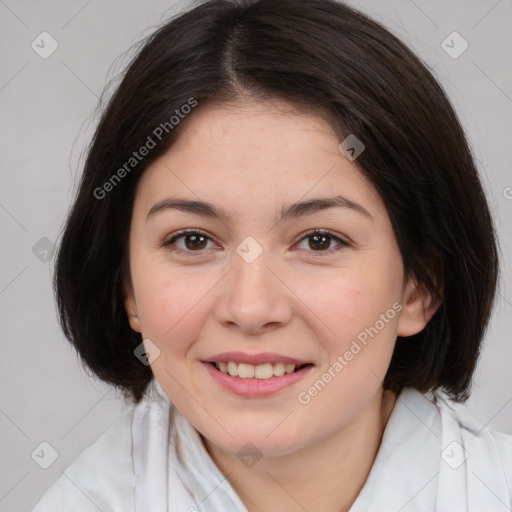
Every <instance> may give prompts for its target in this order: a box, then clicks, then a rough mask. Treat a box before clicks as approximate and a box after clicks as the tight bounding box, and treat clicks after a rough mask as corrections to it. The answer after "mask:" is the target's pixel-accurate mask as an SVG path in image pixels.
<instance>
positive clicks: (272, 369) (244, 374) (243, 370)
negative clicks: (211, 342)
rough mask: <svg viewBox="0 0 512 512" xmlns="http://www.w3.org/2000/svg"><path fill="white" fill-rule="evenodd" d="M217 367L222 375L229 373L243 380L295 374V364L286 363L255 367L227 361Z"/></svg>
mask: <svg viewBox="0 0 512 512" xmlns="http://www.w3.org/2000/svg"><path fill="white" fill-rule="evenodd" d="M215 366H216V368H217V369H218V370H220V371H221V372H222V373H228V374H229V375H231V376H232V377H239V378H241V379H254V378H256V379H262V380H264V379H270V378H271V377H281V375H284V374H285V373H293V372H294V370H295V365H294V364H284V363H274V364H272V363H265V364H259V365H257V366H254V365H252V364H245V363H235V361H227V362H220V363H215Z"/></svg>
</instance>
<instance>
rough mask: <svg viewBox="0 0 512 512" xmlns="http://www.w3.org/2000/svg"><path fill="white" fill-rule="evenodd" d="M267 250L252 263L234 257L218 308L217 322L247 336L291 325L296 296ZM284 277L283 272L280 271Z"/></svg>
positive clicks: (236, 255) (236, 256)
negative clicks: (267, 254) (266, 252)
mask: <svg viewBox="0 0 512 512" xmlns="http://www.w3.org/2000/svg"><path fill="white" fill-rule="evenodd" d="M264 255H265V251H264V252H263V253H262V254H261V255H260V256H259V257H258V258H257V259H256V260H255V261H253V262H252V263H248V262H246V261H244V259H242V258H241V257H239V256H238V254H235V255H234V258H233V265H234V268H232V270H231V272H229V273H228V275H227V276H226V279H225V280H224V283H223V286H222V289H221V295H220V298H219V300H218V302H217V305H216V318H217V321H218V322H220V323H222V324H223V325H224V326H228V327H231V328H234V327H236V328H238V329H239V330H240V331H241V332H243V333H244V334H260V333H263V332H267V331H269V330H272V329H276V328H278V327H282V326H284V325H286V324H287V323H289V322H290V320H291V318H292V315H293V293H292V292H291V291H290V289H289V288H288V287H287V285H286V284H285V280H284V279H283V277H284V276H282V275H280V272H279V266H278V265H276V264H275V263H273V262H272V261H271V258H267V257H266V255H265V256H264ZM281 274H282V272H281Z"/></svg>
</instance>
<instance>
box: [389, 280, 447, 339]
mask: <svg viewBox="0 0 512 512" xmlns="http://www.w3.org/2000/svg"><path fill="white" fill-rule="evenodd" d="M442 302H443V301H442V299H441V298H438V297H433V296H432V294H431V293H430V292H429V291H428V290H427V289H426V288H425V287H424V285H422V284H418V283H417V281H416V280H415V279H413V278H411V279H409V281H408V283H407V285H406V289H405V292H404V296H403V301H402V311H401V312H400V319H399V321H398V331H397V334H398V336H403V337H406V336H412V335H413V334H418V333H419V332H421V331H422V330H423V329H424V328H425V326H426V325H427V324H428V322H429V321H430V319H431V318H432V317H433V316H434V314H435V312H436V311H437V310H438V309H439V306H440V305H441V304H442Z"/></svg>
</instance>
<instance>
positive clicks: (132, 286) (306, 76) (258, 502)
mask: <svg viewBox="0 0 512 512" xmlns="http://www.w3.org/2000/svg"><path fill="white" fill-rule="evenodd" d="M497 275H498V258H497V249H496V241H495V234H494V228H493V224H492V218H491V215H490V212H489V208H488V204H487V201H486V198H485V195H484V193H483V189H482V186H481V182H480V179H479V177H478V173H477V170H476V168H475V164H474V161H473V159H472V156H471V152H470V149H469V146H468V143H467V141H466V138H465V135H464V133H463V130H462V129H461V126H460V124H459V122H458V120H457V118H456V115H455V113H454V111H453V109H452V107H451V105H450V103H449V101H448V100H447V98H446V96H445V94H444V92H443V90H442V88H441V87H440V85H439V84H438V83H437V82H436V80H435V79H434V78H433V76H432V75H431V73H430V72H429V71H428V69H427V68H426V67H425V66H424V65H423V64H422V63H421V62H420V61H419V59H418V58H417V57H415V56H414V55H413V54H412V53H411V51H410V50H408V49H407V48H406V47H405V46H404V45H403V44H402V43H401V42H400V41H398V40H397V39H396V38H395V37H394V36H393V35H391V34H390V33H389V32H388V31H387V30H385V29H384V28H383V27H381V26H380V25H378V24H377V23H375V22H374V21H372V20H370V19H368V18H367V17H366V16H364V15H362V14H361V13H359V12H357V11H355V10H353V9H351V8H349V7H347V6H345V5H344V4H342V3H339V2H334V1H331V0H254V1H246V2H236V3H234V2H231V1H228V0H225V1H222V0H221V1H209V2H206V3H203V4H202V5H200V6H198V7H196V8H194V9H192V10H191V11H189V12H187V13H185V14H183V15H181V16H179V17H177V18H175V19H173V20H171V21H170V22H168V23H167V24H165V25H164V26H163V27H162V28H161V29H159V30H158V31H157V32H155V33H154V34H153V35H152V36H151V37H150V38H149V39H148V40H147V41H146V42H145V44H144V46H143V47H142V49H141V50H140V52H139V53H138V55H137V56H136V57H135V59H134V60H133V62H132V63H131V64H130V66H129V68H128V70H127V71H126V73H125V75H124V77H123V80H122V82H121V84H120V85H119V87H118V88H117V90H116V92H115V94H114V95H113V97H112V98H111V100H110V102H109V105H108V107H107V108H106V110H105V112H104V113H103V116H102V119H101V121H100V123H99V126H98V128H97V131H96V133H95V136H94V139H93V141H92V144H91V147H90V148H89V153H88V157H87V161H86V164H85V168H84V173H83V178H82V181H81V184H80V189H79V192H78V195H77V197H76V200H75V202H74V204H73V208H72V210H71V212H70V215H69V217H68V220H67V225H66V229H65V232H64V234H63V238H62V241H61V245H60V249H59V254H58V259H57V263H56V273H55V291H56V297H57V301H58V306H59V313H60V318H61V323H62V326H63V329H64V332H65V334H66V336H67V337H68V339H69V340H70V341H71V342H72V343H73V344H74V346H75V347H76V349H77V350H78V352H79V354H80V355H81V357H82V359H83V361H84V362H85V364H87V366H88V367H89V368H91V370H92V371H94V372H95V374H96V375H98V376H99V377H100V378H102V379H103V380H105V381H107V382H109V383H111V384H113V385H114V386H116V387H118V388H120V389H122V390H124V391H125V393H126V395H127V396H129V397H131V398H132V399H133V402H134V403H133V405H131V406H130V407H129V408H128V411H127V413H126V415H125V416H124V417H123V418H122V419H121V420H120V421H119V422H118V423H117V424H116V425H115V426H114V427H112V428H111V429H110V430H109V431H108V432H107V433H106V434H105V435H104V436H103V437H102V438H101V439H100V440H98V442H96V443H95V444H94V445H93V446H92V447H90V448H89V449H88V450H86V451H85V452H84V453H83V454H82V456H81V457H80V458H79V459H78V460H77V461H76V462H75V463H74V464H72V465H71V466H70V467H69V468H68V469H67V470H66V471H65V474H64V475H63V476H62V477H61V479H60V480H59V481H58V482H57V483H56V484H55V485H54V486H53V487H52V489H50V490H49V491H48V492H47V494H46V495H45V497H43V499H42V500H41V502H40V503H39V504H38V506H36V508H35V511H36V512H42V511H47V510H48V511H49V510H80V511H82V510H83V511H89V510H98V509H100V510H119V511H121V510H122V511H123V512H125V511H137V512H139V511H144V512H160V511H162V512H163V511H167V510H170V511H173V512H175V511H176V512H177V511H189V512H192V511H194V510H198V511H217V510H218V511H250V512H253V511H259V510H264V511H265V512H273V511H283V510H286V511H295V510H321V511H323V512H339V511H347V510H350V512H362V511H369V510H370V511H372V510H379V511H397V510H401V511H412V510H414V511H421V510H425V511H426V510H436V511H446V512H457V511H459V510H460V511H462V510H464V511H466V510H469V511H481V510H486V511H502V510H503V511H506V510H510V507H512V490H511V487H512V436H510V435H506V434H503V433H499V432H494V431H490V430H489V429H488V428H486V427H485V426H483V425H479V424H478V423H477V422H476V421H475V420H474V419H473V418H471V417H469V416H467V415H465V414H463V413H457V412H455V410H454V409H453V408H452V407H451V405H450V402H449V401H450V399H451V400H453V401H458V402H463V401H464V400H466V399H467V397H468V396H469V391H470V386H471V380H472V375H473V373H474V369H475V365H476V362H477V359H478V354H479V349H480V345H481V341H482V338H483V336H484V333H485V329H486V326H487V324H488V320H489V316H490V313H491V309H492V305H493V301H494V296H495V288H496V281H497Z"/></svg>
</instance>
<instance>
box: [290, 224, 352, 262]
mask: <svg viewBox="0 0 512 512" xmlns="http://www.w3.org/2000/svg"><path fill="white" fill-rule="evenodd" d="M333 240H336V241H337V242H339V243H338V245H337V246H336V247H334V248H329V247H330V245H331V242H332V241H333ZM303 241H306V242H307V245H308V247H309V248H310V249H312V252H314V253H317V254H315V256H324V255H328V254H332V253H333V252H334V251H338V250H340V249H343V248H344V247H347V246H348V245H349V244H348V242H346V241H345V240H342V239H341V238H340V237H338V236H336V235H334V234H333V233H332V232H331V231H328V230H325V229H313V230H311V231H308V232H307V233H306V235H305V236H304V237H303V238H302V239H301V243H303ZM299 245H300V244H299ZM297 247H298V248H301V247H299V246H297Z"/></svg>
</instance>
